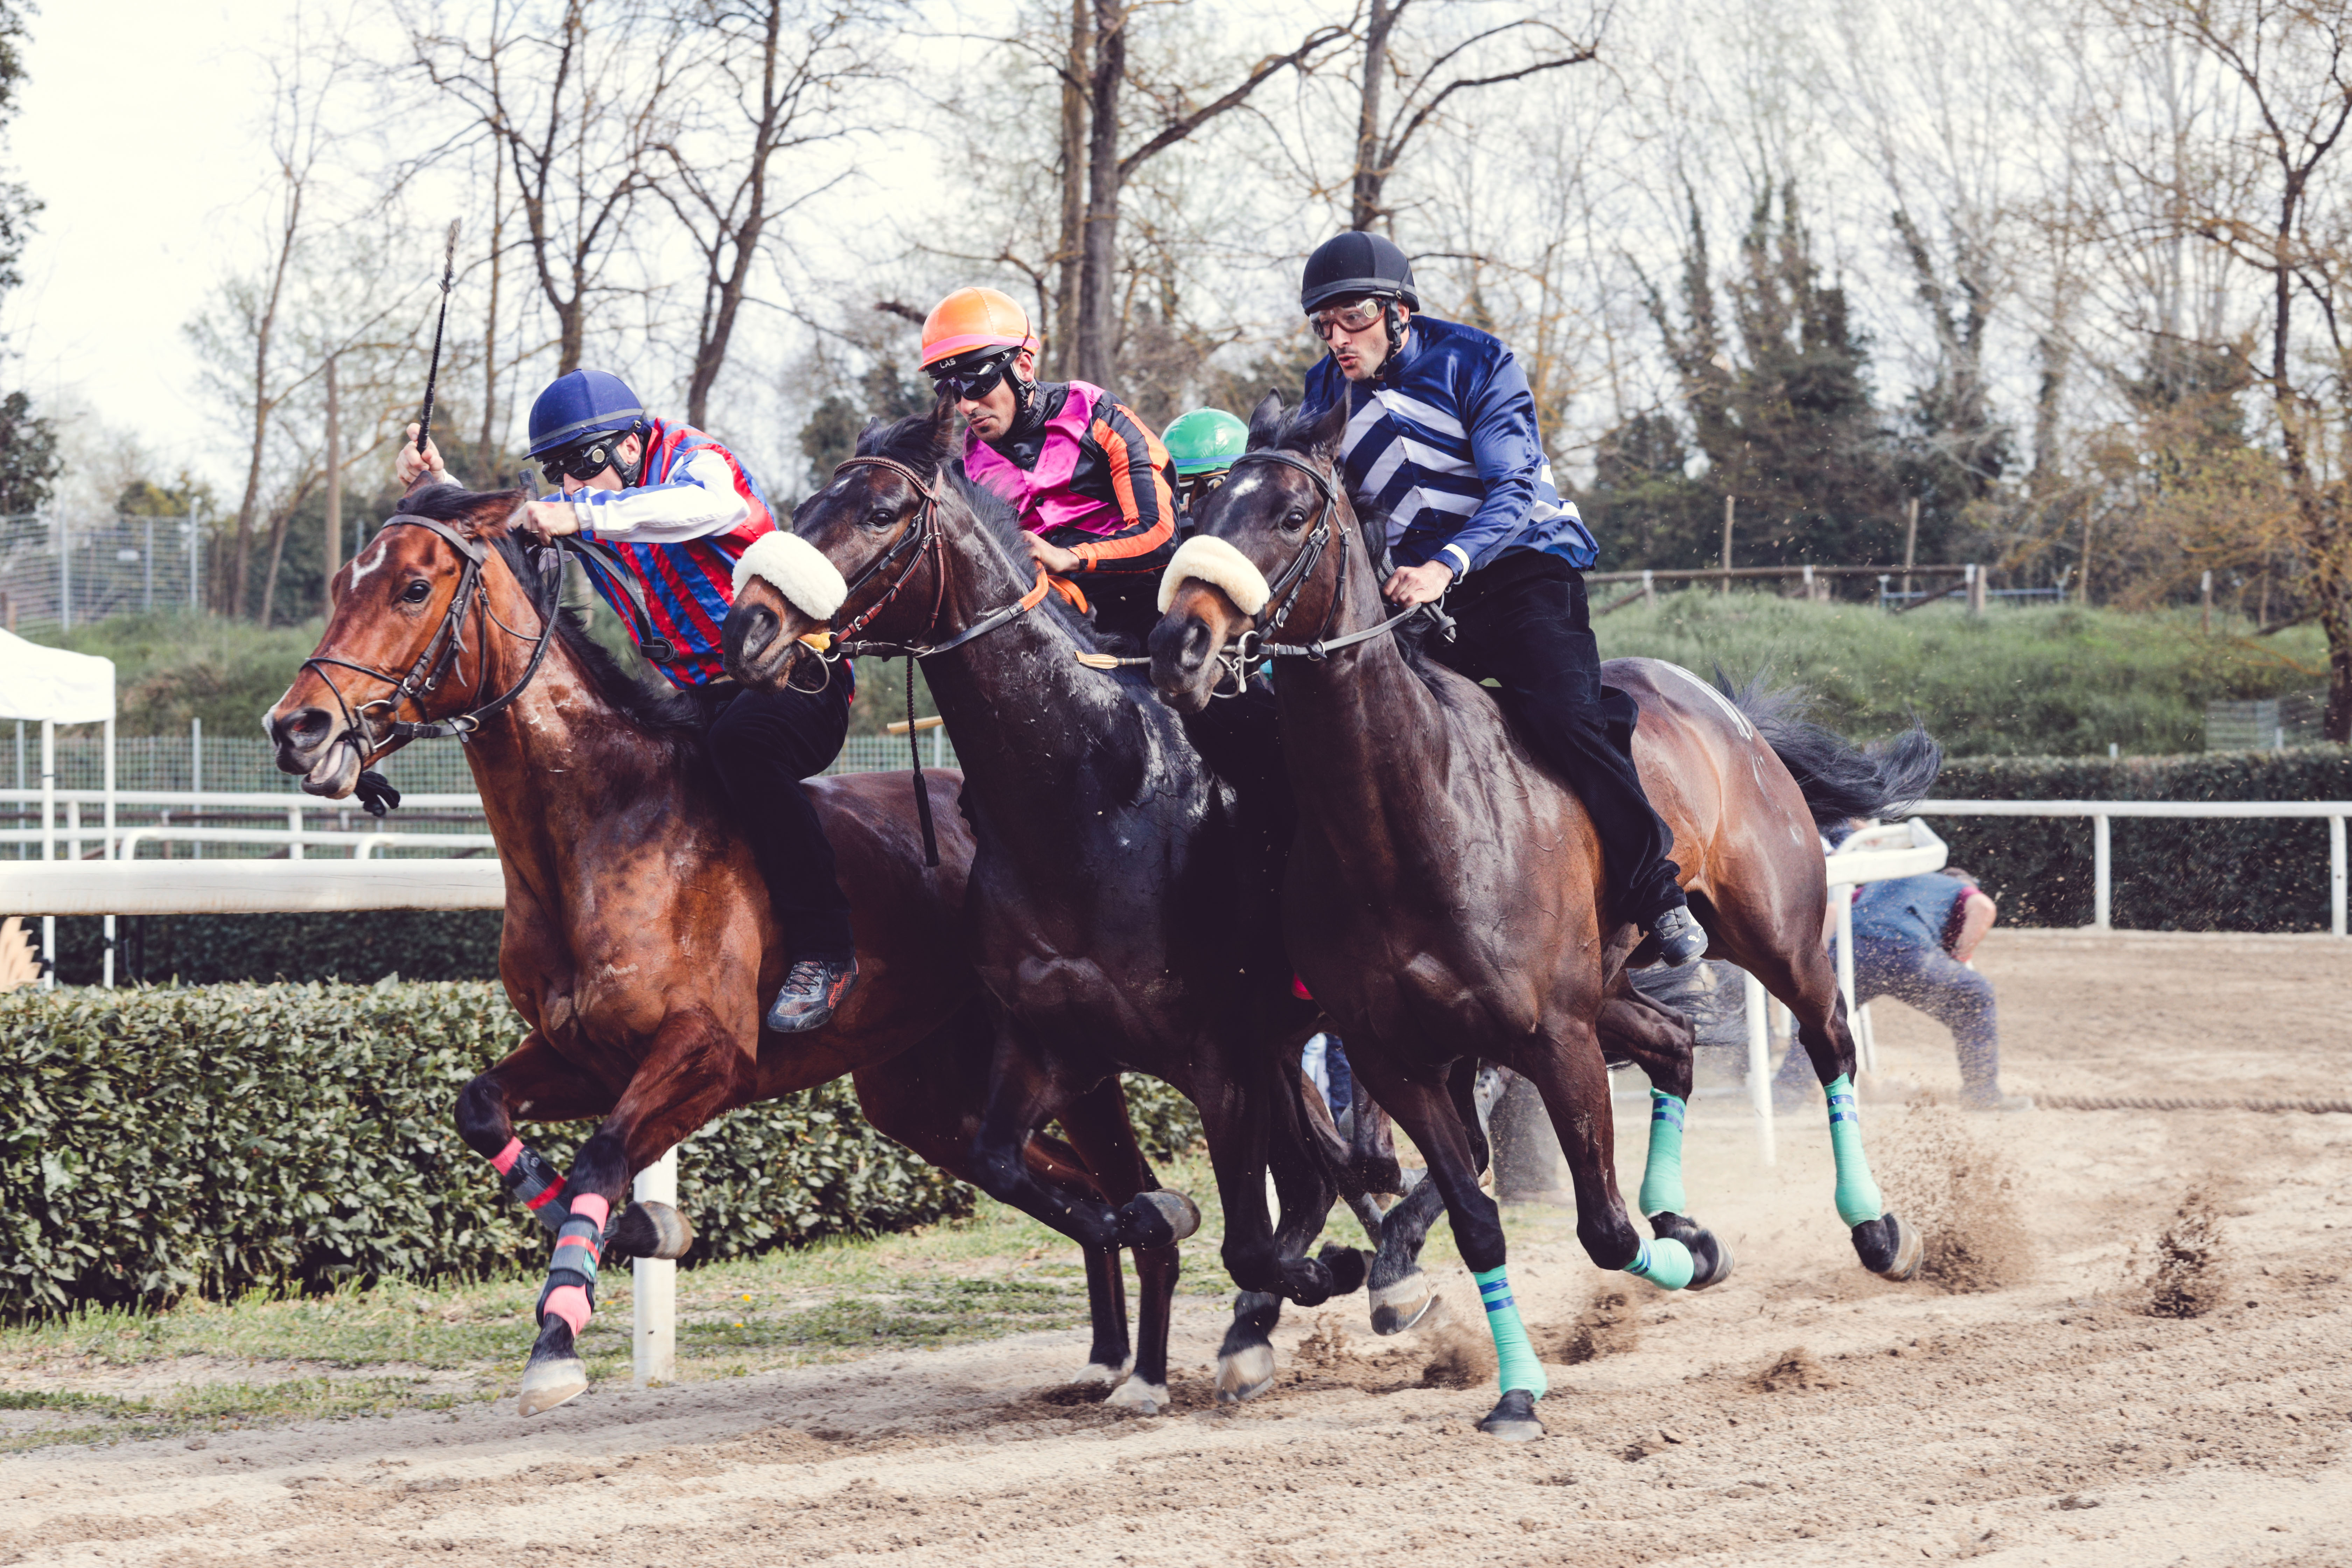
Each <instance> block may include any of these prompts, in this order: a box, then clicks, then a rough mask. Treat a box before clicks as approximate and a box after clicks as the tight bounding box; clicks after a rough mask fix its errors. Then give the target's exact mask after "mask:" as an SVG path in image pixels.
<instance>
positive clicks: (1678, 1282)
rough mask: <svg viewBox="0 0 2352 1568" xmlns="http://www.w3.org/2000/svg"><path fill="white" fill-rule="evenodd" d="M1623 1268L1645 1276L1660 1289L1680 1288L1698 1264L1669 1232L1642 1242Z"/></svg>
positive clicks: (1631, 1272) (1641, 1276)
mask: <svg viewBox="0 0 2352 1568" xmlns="http://www.w3.org/2000/svg"><path fill="white" fill-rule="evenodd" d="M1625 1272H1626V1273H1628V1274H1631V1275H1633V1276H1635V1277H1637V1278H1639V1279H1647V1280H1648V1281H1649V1282H1650V1283H1651V1284H1653V1285H1655V1286H1656V1287H1657V1288H1658V1289H1661V1290H1679V1289H1682V1288H1683V1287H1684V1286H1685V1285H1687V1284H1689V1283H1690V1282H1691V1276H1692V1275H1693V1274H1696V1272H1698V1265H1697V1264H1696V1263H1694V1262H1692V1261H1691V1255H1690V1248H1689V1247H1685V1246H1684V1245H1683V1244H1682V1243H1681V1242H1679V1241H1676V1240H1675V1238H1674V1237H1671V1236H1669V1237H1660V1238H1659V1239H1658V1240H1656V1241H1645V1242H1643V1244H1642V1250H1641V1251H1639V1252H1637V1253H1635V1254H1634V1255H1633V1262H1631V1263H1628V1264H1627V1265H1625Z"/></svg>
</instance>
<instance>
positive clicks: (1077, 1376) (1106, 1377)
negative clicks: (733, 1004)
mask: <svg viewBox="0 0 2352 1568" xmlns="http://www.w3.org/2000/svg"><path fill="white" fill-rule="evenodd" d="M1134 1364H1135V1363H1133V1362H1129V1363H1124V1364H1122V1365H1119V1366H1113V1365H1111V1364H1110V1363H1108V1362H1099V1361H1090V1362H1088V1363H1087V1364H1086V1365H1084V1366H1082V1367H1080V1368H1078V1370H1077V1371H1076V1372H1074V1373H1071V1374H1070V1381H1071V1383H1073V1384H1101V1385H1102V1386H1103V1387H1105V1388H1117V1387H1118V1385H1119V1384H1120V1382H1121V1381H1122V1380H1124V1379H1125V1378H1126V1376H1127V1369H1128V1367H1129V1366H1132V1365H1134Z"/></svg>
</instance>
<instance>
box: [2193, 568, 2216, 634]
mask: <svg viewBox="0 0 2352 1568" xmlns="http://www.w3.org/2000/svg"><path fill="white" fill-rule="evenodd" d="M2197 603H2198V607H2199V609H2200V611H2202V613H2203V617H2204V622H2205V630H2206V632H2207V633H2208V634H2209V635H2210V633H2211V632H2212V630H2213V574H2212V573H2211V572H2210V571H2209V572H2207V573H2206V574H2205V576H2204V580H2203V581H2202V582H2200V583H2199V584H2197Z"/></svg>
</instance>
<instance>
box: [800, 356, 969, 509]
mask: <svg viewBox="0 0 2352 1568" xmlns="http://www.w3.org/2000/svg"><path fill="white" fill-rule="evenodd" d="M937 406H938V405H937V403H936V402H934V400H933V398H932V395H931V389H930V386H929V384H928V383H927V382H926V381H925V380H924V379H923V378H922V377H921V376H919V375H908V374H906V373H905V372H903V371H901V370H900V369H899V368H898V361H896V360H893V359H887V358H885V359H877V360H876V361H875V362H874V363H873V364H872V365H871V366H870V367H869V368H868V369H867V370H866V374H864V375H862V376H860V377H858V379H857V395H856V396H854V397H853V396H851V395H848V394H846V393H841V392H833V393H827V394H826V395H824V397H822V398H820V399H818V401H817V405H816V406H815V407H814V408H813V409H811V410H810V411H809V416H808V420H807V422H806V423H805V424H803V426H801V453H802V455H803V456H804V457H806V458H808V462H809V473H810V475H811V477H812V479H814V482H815V484H816V485H818V486H819V487H822V486H824V485H825V484H826V483H828V482H830V481H831V479H832V478H833V470H834V469H835V468H839V467H840V466H841V463H842V460H843V459H844V458H847V457H848V456H849V455H850V454H851V453H853V452H855V451H856V449H857V437H858V436H859V434H860V433H861V432H863V431H864V430H865V428H866V426H868V425H872V424H875V423H877V422H879V423H881V424H885V425H887V424H889V423H890V422H891V421H893V420H898V419H904V418H905V417H907V416H908V415H910V414H928V413H929V412H930V411H931V410H932V409H933V408H935V407H937Z"/></svg>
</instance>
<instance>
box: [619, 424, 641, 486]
mask: <svg viewBox="0 0 2352 1568" xmlns="http://www.w3.org/2000/svg"><path fill="white" fill-rule="evenodd" d="M631 436H635V437H636V438H637V456H636V459H635V461H634V462H624V461H623V460H622V458H621V444H620V441H615V442H614V443H613V471H614V473H616V474H618V475H620V476H621V488H622V489H635V488H636V484H637V476H638V475H639V474H642V473H644V472H645V468H646V425H645V421H644V420H642V419H640V420H638V421H637V422H636V423H635V424H633V425H631V426H629V427H628V429H626V430H625V431H623V432H622V434H621V439H622V440H624V441H625V440H626V439H628V438H629V437H631Z"/></svg>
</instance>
